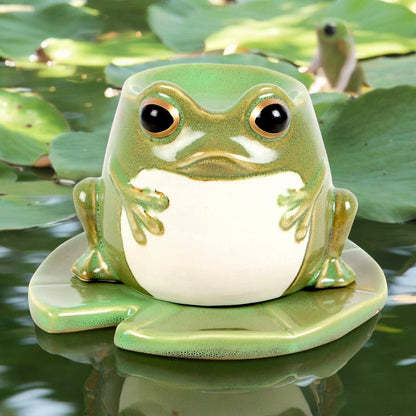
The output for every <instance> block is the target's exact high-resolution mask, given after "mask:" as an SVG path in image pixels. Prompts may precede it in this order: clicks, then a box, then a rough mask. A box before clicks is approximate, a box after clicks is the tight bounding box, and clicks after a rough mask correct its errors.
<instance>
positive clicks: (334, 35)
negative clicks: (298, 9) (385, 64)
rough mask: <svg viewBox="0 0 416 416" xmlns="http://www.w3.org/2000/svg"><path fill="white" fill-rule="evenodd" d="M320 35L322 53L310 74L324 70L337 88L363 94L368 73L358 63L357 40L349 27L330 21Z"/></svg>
mask: <svg viewBox="0 0 416 416" xmlns="http://www.w3.org/2000/svg"><path fill="white" fill-rule="evenodd" d="M316 33H317V36H318V50H317V52H316V54H315V57H314V58H313V61H312V63H311V64H310V65H309V67H308V68H307V70H306V72H312V73H316V72H317V71H318V69H319V68H322V69H323V71H324V73H325V76H326V78H327V80H328V82H329V84H330V85H331V87H332V88H333V89H335V90H336V91H346V92H351V93H355V94H359V93H360V92H361V88H362V86H363V85H364V84H365V81H364V71H363V69H362V67H361V65H360V64H359V63H358V61H357V57H356V54H355V46H354V38H353V36H352V34H351V33H350V32H349V30H348V28H347V26H346V24H345V23H344V22H343V21H341V20H338V19H327V20H325V21H323V22H322V24H321V25H320V26H319V27H317V29H316Z"/></svg>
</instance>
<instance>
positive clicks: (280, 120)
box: [249, 98, 289, 139]
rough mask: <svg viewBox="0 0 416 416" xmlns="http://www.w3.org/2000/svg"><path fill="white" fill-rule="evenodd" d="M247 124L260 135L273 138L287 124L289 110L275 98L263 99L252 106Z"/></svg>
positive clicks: (279, 134) (281, 131)
mask: <svg viewBox="0 0 416 416" xmlns="http://www.w3.org/2000/svg"><path fill="white" fill-rule="evenodd" d="M249 124H250V127H251V128H252V129H253V130H254V131H255V132H256V133H257V134H259V135H260V136H263V137H266V138H268V139H275V138H277V137H279V136H281V135H282V134H283V132H284V131H285V130H286V129H287V127H288V126H289V110H288V108H287V107H286V105H285V104H284V103H283V102H282V101H280V100H279V99H277V98H268V99H265V100H263V101H261V102H260V103H259V104H257V105H256V106H255V107H254V109H253V111H252V112H251V114H250V118H249Z"/></svg>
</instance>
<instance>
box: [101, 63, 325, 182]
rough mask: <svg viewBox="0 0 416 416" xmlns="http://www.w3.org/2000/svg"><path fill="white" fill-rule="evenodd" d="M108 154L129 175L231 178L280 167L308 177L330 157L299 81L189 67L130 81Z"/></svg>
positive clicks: (233, 68)
mask: <svg viewBox="0 0 416 416" xmlns="http://www.w3.org/2000/svg"><path fill="white" fill-rule="evenodd" d="M167 80H168V81H167ZM111 157H116V158H117V160H118V161H119V163H120V165H122V166H123V170H124V172H125V173H126V174H127V176H128V177H130V178H131V177H133V176H135V175H136V174H137V173H138V172H139V171H140V170H142V169H160V170H164V171H168V172H172V173H176V174H180V175H185V176H188V177H191V178H193V179H197V180H228V179H238V178H244V177H247V176H252V175H265V174H273V173H276V172H280V171H282V170H290V171H295V172H298V173H299V174H300V175H301V176H303V174H304V173H305V175H306V176H308V173H311V172H314V171H315V170H316V166H317V164H318V163H319V161H320V160H322V158H326V154H325V150H324V147H323V144H322V138H321V135H320V131H319V127H318V124H317V121H316V117H315V115H314V111H313V107H312V104H311V102H310V99H309V95H308V93H307V90H306V88H305V87H304V86H303V85H302V84H301V83H300V82H298V81H297V80H295V79H293V78H291V77H288V76H286V75H283V74H280V73H277V72H275V71H272V70H268V69H264V68H258V67H251V68H250V70H247V66H238V65H216V64H191V65H189V64H187V65H172V66H166V67H160V68H156V69H152V70H149V71H144V72H141V73H138V74H136V75H134V76H132V77H130V78H129V79H128V81H127V82H126V83H125V85H124V88H123V93H122V97H121V100H120V106H119V109H118V111H117V115H116V119H115V122H114V125H113V131H112V134H111V138H110V143H109V146H108V150H107V161H108V159H109V158H111Z"/></svg>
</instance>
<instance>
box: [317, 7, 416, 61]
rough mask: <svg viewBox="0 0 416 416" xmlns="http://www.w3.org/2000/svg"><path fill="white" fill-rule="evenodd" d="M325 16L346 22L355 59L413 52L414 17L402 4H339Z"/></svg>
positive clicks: (415, 41)
mask: <svg viewBox="0 0 416 416" xmlns="http://www.w3.org/2000/svg"><path fill="white" fill-rule="evenodd" d="M324 16H330V17H338V18H340V19H343V20H345V21H346V22H347V23H348V25H349V27H350V29H351V30H352V32H353V34H354V38H355V43H356V47H357V56H358V58H368V57H373V56H379V55H386V54H392V53H407V52H411V51H415V50H416V40H415V36H416V14H414V13H413V12H411V11H410V10H409V9H408V8H407V7H405V6H403V5H401V4H394V3H385V2H383V1H377V0H340V1H336V2H334V3H333V4H332V5H331V6H329V7H328V8H326V9H325V10H324Z"/></svg>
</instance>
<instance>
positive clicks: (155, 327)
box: [29, 234, 387, 360]
mask: <svg viewBox="0 0 416 416" xmlns="http://www.w3.org/2000/svg"><path fill="white" fill-rule="evenodd" d="M86 245H87V242H86V239H85V236H84V235H83V234H80V235H78V236H76V237H73V238H72V239H70V240H68V241H67V242H65V243H64V244H62V245H61V246H60V247H58V248H57V249H56V250H55V251H54V252H52V253H51V254H50V255H49V257H48V258H47V259H46V260H45V261H44V262H43V263H42V265H41V266H40V267H39V269H38V270H37V271H36V273H35V275H34V276H33V278H32V280H31V282H30V285H29V304H30V311H31V314H32V317H33V320H34V321H35V323H36V324H37V325H38V326H39V327H40V328H41V329H43V330H44V331H46V332H50V333H60V332H73V331H82V330H87V329H93V328H102V327H108V326H116V325H118V327H117V330H116V333H115V339H114V342H115V344H116V345H117V346H118V347H120V348H123V349H127V350H132V351H138V352H144V353H149V354H156V355H165V356H173V357H186V358H203V359H227V360H228V359H248V358H260V357H271V356H277V355H284V354H290V353H294V352H298V351H303V350H307V349H310V348H314V347H316V346H318V345H322V344H326V343H328V342H330V341H333V340H335V339H337V338H340V337H342V336H343V335H345V334H346V333H348V332H350V331H351V330H353V329H354V328H356V327H358V326H359V325H360V324H362V323H363V322H365V321H367V320H368V319H370V318H371V317H372V316H374V315H376V314H377V313H378V312H379V310H380V309H381V307H382V306H383V305H384V302H385V300H386V296H387V286H386V281H385V277H384V274H383V272H382V270H381V269H380V267H379V266H378V265H377V263H376V262H375V261H374V260H373V259H372V258H371V257H370V256H369V255H368V254H367V253H365V252H364V251H363V250H362V249H361V248H359V247H357V246H356V245H355V244H353V243H351V242H348V243H347V244H346V246H345V249H344V252H343V255H342V256H343V258H344V259H345V260H346V262H347V263H348V264H349V265H351V267H352V268H353V269H354V270H355V271H356V273H357V280H356V283H354V284H353V285H350V286H348V287H346V288H338V289H325V290H314V291H309V290H303V291H300V292H297V293H295V294H293V295H290V296H287V297H284V298H280V299H275V300H272V301H268V302H262V303H258V304H251V305H243V306H233V307H196V306H185V305H178V304H174V303H169V302H164V301H159V300H156V299H153V298H150V297H148V296H145V295H142V294H140V293H139V292H136V291H135V290H133V289H130V288H129V287H127V286H125V285H123V284H113V283H85V282H82V281H80V280H79V279H78V278H76V277H74V276H73V275H72V274H71V272H70V268H71V265H72V263H73V262H74V261H75V260H76V259H77V258H78V257H79V256H80V255H81V254H82V253H83V252H84V250H85V249H86Z"/></svg>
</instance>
